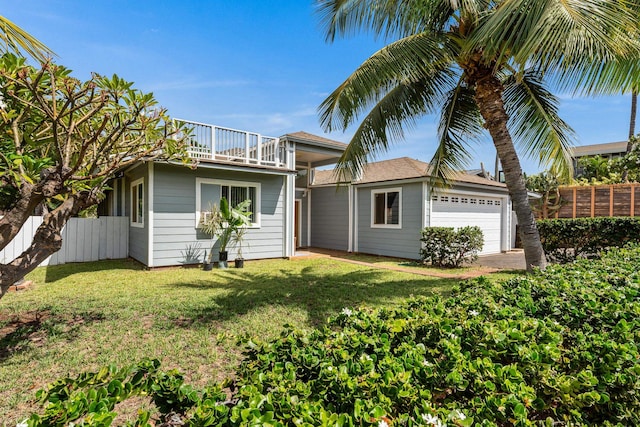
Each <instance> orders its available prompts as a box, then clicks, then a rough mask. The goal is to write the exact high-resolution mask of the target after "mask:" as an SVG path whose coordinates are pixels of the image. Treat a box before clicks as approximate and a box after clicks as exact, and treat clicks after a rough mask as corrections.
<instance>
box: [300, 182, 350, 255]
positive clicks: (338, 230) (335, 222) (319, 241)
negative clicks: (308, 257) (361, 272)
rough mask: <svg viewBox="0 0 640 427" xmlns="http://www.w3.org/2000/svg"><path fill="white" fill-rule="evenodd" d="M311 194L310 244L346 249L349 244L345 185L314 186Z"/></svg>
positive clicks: (347, 194) (347, 201)
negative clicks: (337, 187)
mask: <svg viewBox="0 0 640 427" xmlns="http://www.w3.org/2000/svg"><path fill="white" fill-rule="evenodd" d="M310 194H311V246H314V247H317V248H326V249H337V250H341V251H346V250H347V249H348V246H349V193H348V189H347V188H346V187H340V188H339V189H336V187H320V188H314V189H312V190H311V192H310Z"/></svg>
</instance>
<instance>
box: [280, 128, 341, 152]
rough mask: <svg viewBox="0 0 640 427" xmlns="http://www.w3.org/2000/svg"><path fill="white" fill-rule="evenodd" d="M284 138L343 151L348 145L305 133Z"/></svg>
mask: <svg viewBox="0 0 640 427" xmlns="http://www.w3.org/2000/svg"><path fill="white" fill-rule="evenodd" d="M282 138H289V139H295V140H302V141H304V142H309V143H312V144H314V143H315V144H321V145H329V146H332V147H336V148H340V149H343V150H344V149H345V148H347V144H345V143H344V142H340V141H334V140H333V139H329V138H325V137H323V136H318V135H314V134H312V133H309V132H304V131H300V132H293V133H288V134H286V135H284V136H282Z"/></svg>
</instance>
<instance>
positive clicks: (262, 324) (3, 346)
mask: <svg viewBox="0 0 640 427" xmlns="http://www.w3.org/2000/svg"><path fill="white" fill-rule="evenodd" d="M29 279H31V280H33V281H34V287H33V288H31V289H30V290H28V291H21V292H18V293H10V294H8V295H7V296H6V298H3V300H2V303H0V415H2V416H1V417H0V426H1V425H7V426H11V427H14V426H15V424H16V423H17V422H19V421H21V420H23V419H24V418H25V417H26V416H27V415H28V414H29V413H31V412H33V411H34V410H35V408H36V406H34V405H35V403H34V402H33V401H32V400H33V397H34V394H35V391H36V390H38V389H39V388H42V387H44V386H45V385H46V384H48V383H50V382H53V381H54V380H56V379H57V378H61V377H64V376H71V377H75V376H76V375H78V374H80V373H82V372H85V371H95V372H98V371H100V369H101V367H102V366H107V365H110V364H113V365H116V366H119V367H124V366H128V365H130V364H131V363H133V362H135V361H140V360H143V359H144V358H146V357H148V358H151V359H157V360H159V361H160V362H161V364H162V365H161V366H162V367H161V369H162V370H163V371H171V370H173V369H179V370H180V372H182V374H183V375H184V380H185V382H187V383H189V384H191V385H192V386H193V387H195V388H202V387H205V386H207V385H210V384H214V383H216V382H218V381H221V380H223V379H224V378H227V377H232V376H233V375H234V372H235V370H236V368H237V366H238V363H239V361H240V360H241V354H240V352H241V347H239V346H237V345H236V342H235V339H234V338H232V337H234V336H240V335H243V334H245V333H251V334H254V335H256V336H261V337H263V338H264V339H270V338H276V337H278V336H279V334H280V332H281V331H282V327H283V324H284V323H289V324H290V325H292V326H294V327H296V328H297V329H301V330H308V329H312V328H314V327H318V326H321V325H323V324H324V323H325V322H326V319H327V318H328V317H329V316H332V315H335V314H336V313H339V312H340V310H341V309H342V308H343V307H355V306H360V305H364V306H368V307H382V306H395V305H398V304H401V303H402V302H403V301H404V300H406V298H408V297H410V296H411V295H430V294H432V293H447V292H448V291H449V290H450V289H451V287H452V286H453V285H454V284H456V283H457V280H455V279H442V278H431V277H424V276H418V275H412V274H406V273H400V272H394V271H388V270H380V269H374V268H370V267H366V266H359V265H353V264H347V263H344V262H338V261H335V260H332V259H329V258H313V259H303V260H295V261H287V260H263V261H248V262H247V263H246V264H245V268H244V269H242V270H237V269H228V270H225V271H220V270H216V271H213V272H204V271H202V270H199V269H192V268H174V269H168V270H156V271H145V270H144V269H142V268H141V267H140V265H138V264H136V263H134V262H126V261H103V262H95V263H83V264H68V265H61V266H53V267H48V268H39V269H37V270H36V271H35V272H34V273H32V274H31V275H30V276H29ZM230 337H231V338H230ZM119 408H120V409H119V410H122V411H123V412H126V411H124V410H123V409H126V408H121V407H120V406H119ZM132 413H133V414H134V415H135V413H136V410H135V409H133V410H132ZM126 419H129V418H127V417H126V416H124V415H121V416H120V418H117V419H116V421H115V423H114V425H120V424H121V423H122V422H124V421H125V420H126Z"/></svg>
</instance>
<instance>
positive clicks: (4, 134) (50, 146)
mask: <svg viewBox="0 0 640 427" xmlns="http://www.w3.org/2000/svg"><path fill="white" fill-rule="evenodd" d="M0 94H1V96H2V103H1V105H0V135H1V139H2V143H1V144H2V146H1V148H2V151H1V152H0V188H2V192H1V193H2V194H1V197H0V199H1V200H2V202H3V206H2V209H4V210H5V212H4V216H3V217H2V218H0V250H2V249H3V248H5V247H6V246H7V245H8V244H9V243H10V242H11V241H12V240H13V239H14V238H15V237H16V236H17V235H18V232H19V231H20V229H21V228H22V226H23V224H24V223H25V222H26V221H27V219H28V217H29V216H30V215H32V214H33V211H34V209H35V208H36V207H37V206H39V205H41V204H43V203H48V202H51V201H52V200H55V208H54V209H52V210H51V211H49V212H46V213H45V214H44V215H43V221H42V225H41V226H40V227H38V229H37V230H36V232H35V235H34V238H33V241H32V243H31V245H30V246H29V247H28V248H27V249H26V250H25V251H24V252H23V253H22V254H20V255H18V256H17V257H16V258H15V259H13V260H9V262H6V263H2V264H0V297H2V296H3V295H4V294H5V292H6V291H7V289H8V288H9V286H11V285H12V284H14V283H15V282H16V281H17V280H19V279H21V278H22V277H24V275H25V274H27V273H28V272H30V271H32V270H33V269H35V268H36V267H37V266H38V265H39V264H40V263H42V262H43V261H44V260H45V259H46V258H47V257H48V256H49V255H51V254H53V253H54V252H56V251H57V250H59V249H60V247H61V246H62V235H61V231H62V228H63V227H64V225H65V224H66V222H67V220H68V219H69V218H70V217H72V216H75V215H77V214H78V213H79V212H81V211H83V210H85V209H87V208H90V207H92V206H94V205H96V204H98V203H99V201H100V200H101V199H102V197H103V195H104V191H105V189H106V188H107V187H108V184H109V181H110V180H111V179H112V178H113V176H114V174H115V173H116V172H118V171H120V170H123V169H124V168H126V167H127V166H130V165H133V164H135V163H136V162H139V161H140V160H141V159H145V160H153V159H155V158H159V157H162V158H172V157H173V158H177V157H182V156H183V154H184V153H185V151H184V150H183V148H182V143H181V142H182V138H183V136H182V135H184V132H182V130H181V129H180V128H179V127H176V125H175V124H174V123H173V121H172V120H170V118H169V117H168V116H167V114H166V111H165V110H164V109H162V108H159V107H158V105H157V101H156V100H155V99H154V97H153V95H152V94H147V93H143V92H140V91H137V90H135V89H133V88H132V83H130V82H127V81H125V80H123V79H121V78H119V77H118V76H115V75H114V76H113V77H102V76H99V75H93V76H92V78H91V79H90V80H88V81H86V82H81V81H79V80H78V79H75V78H74V77H72V76H71V70H69V69H67V68H65V67H63V66H60V65H56V64H54V63H51V62H47V63H44V64H43V65H42V66H41V67H38V68H35V67H32V66H29V65H27V64H26V62H25V60H24V58H20V57H17V56H15V55H12V54H6V55H4V56H2V57H1V58H0Z"/></svg>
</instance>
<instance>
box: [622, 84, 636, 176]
mask: <svg viewBox="0 0 640 427" xmlns="http://www.w3.org/2000/svg"><path fill="white" fill-rule="evenodd" d="M637 107H638V92H636V90H635V89H634V90H632V91H631V117H630V118H629V140H628V141H627V149H626V150H625V154H629V153H631V149H632V148H633V137H634V136H635V135H636V110H637ZM628 176H629V171H628V170H627V169H626V168H625V170H624V171H623V172H622V182H627V181H628V179H627V178H628Z"/></svg>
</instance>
